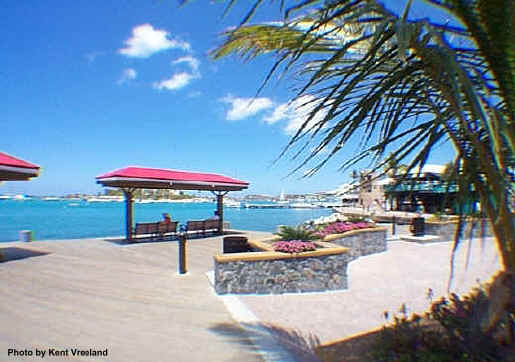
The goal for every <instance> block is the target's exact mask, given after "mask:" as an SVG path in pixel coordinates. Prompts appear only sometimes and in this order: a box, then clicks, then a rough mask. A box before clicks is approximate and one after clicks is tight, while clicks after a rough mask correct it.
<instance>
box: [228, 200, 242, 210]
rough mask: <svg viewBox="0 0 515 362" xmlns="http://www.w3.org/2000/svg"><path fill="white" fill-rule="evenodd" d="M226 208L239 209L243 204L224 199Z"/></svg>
mask: <svg viewBox="0 0 515 362" xmlns="http://www.w3.org/2000/svg"><path fill="white" fill-rule="evenodd" d="M224 206H225V207H234V208H238V209H239V208H240V207H241V203H240V202H239V201H236V200H231V199H224Z"/></svg>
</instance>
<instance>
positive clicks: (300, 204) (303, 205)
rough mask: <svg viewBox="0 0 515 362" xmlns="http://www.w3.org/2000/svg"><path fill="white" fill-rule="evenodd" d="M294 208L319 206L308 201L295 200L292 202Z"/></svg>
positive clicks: (314, 207) (291, 205)
mask: <svg viewBox="0 0 515 362" xmlns="http://www.w3.org/2000/svg"><path fill="white" fill-rule="evenodd" d="M290 207H291V208H292V209H316V208H318V207H319V206H317V205H313V204H310V203H307V202H293V203H291V204H290Z"/></svg>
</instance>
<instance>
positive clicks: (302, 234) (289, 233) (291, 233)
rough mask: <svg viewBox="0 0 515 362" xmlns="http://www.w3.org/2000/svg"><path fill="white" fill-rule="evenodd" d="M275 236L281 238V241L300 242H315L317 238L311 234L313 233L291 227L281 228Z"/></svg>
mask: <svg viewBox="0 0 515 362" xmlns="http://www.w3.org/2000/svg"><path fill="white" fill-rule="evenodd" d="M277 235H278V236H279V237H280V238H281V240H284V241H288V240H302V241H309V240H315V239H316V238H317V236H316V235H315V234H314V233H313V231H310V230H307V229H304V228H302V227H291V226H282V227H281V230H280V231H279V232H278V233H277Z"/></svg>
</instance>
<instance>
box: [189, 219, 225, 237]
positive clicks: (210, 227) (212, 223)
mask: <svg viewBox="0 0 515 362" xmlns="http://www.w3.org/2000/svg"><path fill="white" fill-rule="evenodd" d="M184 231H186V232H187V233H189V234H200V233H202V235H206V234H207V233H208V232H213V233H214V232H217V231H218V220H215V219H207V220H190V221H188V222H186V229H185V230H184Z"/></svg>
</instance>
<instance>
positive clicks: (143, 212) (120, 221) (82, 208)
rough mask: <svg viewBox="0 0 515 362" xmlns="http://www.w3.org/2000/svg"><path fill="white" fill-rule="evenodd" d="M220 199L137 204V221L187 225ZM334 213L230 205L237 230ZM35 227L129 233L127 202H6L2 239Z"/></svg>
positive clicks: (228, 215) (50, 231)
mask: <svg viewBox="0 0 515 362" xmlns="http://www.w3.org/2000/svg"><path fill="white" fill-rule="evenodd" d="M215 209H216V204H215V203H209V202H206V203H136V204H134V223H136V222H155V221H159V220H161V218H162V213H165V212H167V213H169V214H170V215H171V217H172V219H173V220H177V221H179V223H180V224H185V223H186V221H188V220H201V219H207V218H209V217H212V216H213V213H214V211H215ZM330 214H331V210H330V209H323V208H320V209H285V208H282V209H250V208H241V209H240V208H228V207H226V208H224V219H225V220H226V221H228V222H229V223H230V227H231V228H232V229H242V230H256V231H269V232H275V231H276V229H277V226H278V225H289V226H295V225H298V224H300V223H302V222H304V221H306V220H310V219H314V218H317V217H320V216H327V215H330ZM22 230H31V231H32V238H33V240H48V239H59V240H60V239H77V238H92V237H104V236H120V235H124V233H125V204H124V203H123V202H86V201H77V200H73V201H72V200H56V201H43V200H37V199H32V200H23V201H20V200H0V242H6V241H17V240H19V238H20V231H22Z"/></svg>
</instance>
